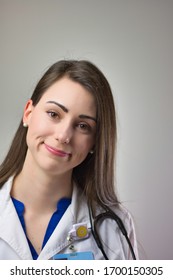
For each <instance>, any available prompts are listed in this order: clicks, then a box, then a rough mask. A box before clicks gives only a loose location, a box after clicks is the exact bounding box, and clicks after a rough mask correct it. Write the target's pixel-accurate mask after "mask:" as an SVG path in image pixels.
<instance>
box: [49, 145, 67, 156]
mask: <svg viewBox="0 0 173 280" xmlns="http://www.w3.org/2000/svg"><path fill="white" fill-rule="evenodd" d="M44 145H45V147H46V149H47V150H48V151H49V152H50V153H52V154H53V155H55V156H59V157H69V156H71V154H70V153H66V152H64V151H61V150H57V149H55V148H53V147H51V146H49V145H47V144H45V143H44Z"/></svg>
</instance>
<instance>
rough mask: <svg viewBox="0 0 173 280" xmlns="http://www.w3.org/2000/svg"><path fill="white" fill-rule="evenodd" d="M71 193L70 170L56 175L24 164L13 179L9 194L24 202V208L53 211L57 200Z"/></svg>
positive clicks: (69, 195) (42, 211) (41, 211)
mask: <svg viewBox="0 0 173 280" xmlns="http://www.w3.org/2000/svg"><path fill="white" fill-rule="evenodd" d="M71 195H72V176H71V172H68V173H66V174H61V175H60V174H59V175H56V176H53V175H50V174H47V173H45V172H43V171H42V172H41V170H39V172H38V170H32V168H27V167H26V166H25V165H24V168H23V170H22V171H21V173H20V174H19V175H18V176H17V177H16V178H15V179H14V182H13V187H12V190H11V196H12V197H14V198H16V199H18V200H20V201H21V202H23V203H24V205H25V207H26V208H29V209H32V211H33V212H35V211H37V213H38V212H40V213H44V212H47V211H54V210H56V207H57V202H58V201H59V200H60V199H61V198H63V197H68V198H70V197H71Z"/></svg>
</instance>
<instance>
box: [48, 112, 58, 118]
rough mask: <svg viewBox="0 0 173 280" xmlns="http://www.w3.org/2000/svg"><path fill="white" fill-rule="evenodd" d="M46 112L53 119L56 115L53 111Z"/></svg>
mask: <svg viewBox="0 0 173 280" xmlns="http://www.w3.org/2000/svg"><path fill="white" fill-rule="evenodd" d="M47 113H48V115H49V117H51V118H53V119H55V118H57V117H58V114H57V113H55V112H54V111H48V112H47Z"/></svg>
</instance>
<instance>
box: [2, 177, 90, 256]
mask: <svg viewBox="0 0 173 280" xmlns="http://www.w3.org/2000/svg"><path fill="white" fill-rule="evenodd" d="M12 182H13V177H11V178H10V179H9V180H8V181H7V182H6V183H5V184H4V186H3V187H2V189H0V229H1V230H0V238H2V239H3V240H4V241H6V242H7V243H8V244H9V245H10V246H11V248H13V250H14V251H15V252H17V254H18V255H19V257H20V258H21V259H24V260H26V259H28V260H29V259H32V255H31V252H30V248H29V246H28V241H27V239H26V236H25V233H24V231H23V228H22V226H21V223H20V221H19V218H18V215H17V213H16V210H15V208H14V205H13V202H12V199H11V196H10V191H11V187H12ZM81 222H86V223H87V225H88V228H89V227H90V222H89V214H88V207H87V203H86V198H85V195H84V194H83V192H82V191H81V190H80V189H79V188H78V187H77V186H76V185H75V184H74V186H73V193H72V202H71V204H70V205H69V207H68V208H67V210H66V212H65V213H64V215H63V216H62V218H61V220H60V222H59V223H58V225H57V227H56V228H55V230H54V232H53V233H52V235H51V237H50V238H49V240H48V242H47V243H46V245H45V246H44V248H43V250H42V251H41V253H40V255H39V256H38V259H50V258H52V256H54V255H55V254H57V253H59V252H60V251H61V250H63V249H64V248H66V247H68V246H70V243H71V241H69V239H68V235H69V232H70V231H71V229H72V227H73V225H74V224H77V223H81ZM8 224H9V227H8Z"/></svg>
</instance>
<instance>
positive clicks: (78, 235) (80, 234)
mask: <svg viewBox="0 0 173 280" xmlns="http://www.w3.org/2000/svg"><path fill="white" fill-rule="evenodd" d="M88 237H89V231H88V227H87V224H86V223H79V224H75V225H73V228H72V230H70V231H69V235H68V240H79V239H83V238H88Z"/></svg>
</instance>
